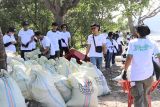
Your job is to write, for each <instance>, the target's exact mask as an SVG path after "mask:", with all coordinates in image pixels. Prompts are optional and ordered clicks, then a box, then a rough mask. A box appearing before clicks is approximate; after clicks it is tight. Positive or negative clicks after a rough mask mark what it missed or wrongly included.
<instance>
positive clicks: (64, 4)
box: [44, 0, 80, 24]
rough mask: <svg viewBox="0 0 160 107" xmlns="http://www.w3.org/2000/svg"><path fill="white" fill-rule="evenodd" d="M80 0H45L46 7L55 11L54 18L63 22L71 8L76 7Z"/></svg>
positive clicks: (60, 22)
mask: <svg viewBox="0 0 160 107" xmlns="http://www.w3.org/2000/svg"><path fill="white" fill-rule="evenodd" d="M79 2H80V0H44V3H45V5H46V7H47V8H48V9H49V10H50V11H51V12H52V13H53V15H54V19H55V21H56V22H58V23H59V24H62V23H63V21H64V17H65V15H66V13H67V12H68V10H69V9H71V8H73V7H76V6H77V4H78V3H79Z"/></svg>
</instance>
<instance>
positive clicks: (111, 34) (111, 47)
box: [105, 32, 114, 69]
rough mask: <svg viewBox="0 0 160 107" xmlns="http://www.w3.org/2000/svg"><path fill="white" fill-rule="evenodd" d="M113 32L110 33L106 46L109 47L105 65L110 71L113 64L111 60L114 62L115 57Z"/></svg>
mask: <svg viewBox="0 0 160 107" xmlns="http://www.w3.org/2000/svg"><path fill="white" fill-rule="evenodd" d="M112 37H113V32H109V33H108V37H107V40H106V46H107V56H106V63H105V68H106V69H109V68H110V64H111V60H112V56H113V51H114V50H113V48H114V46H113V40H112Z"/></svg>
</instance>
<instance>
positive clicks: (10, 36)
mask: <svg viewBox="0 0 160 107" xmlns="http://www.w3.org/2000/svg"><path fill="white" fill-rule="evenodd" d="M15 32H16V30H15V28H13V27H10V28H9V29H8V31H7V34H6V35H4V36H3V43H4V47H5V51H6V53H7V51H9V52H13V53H15V52H16V46H15V45H16V43H17V42H16V39H15V37H14V33H15Z"/></svg>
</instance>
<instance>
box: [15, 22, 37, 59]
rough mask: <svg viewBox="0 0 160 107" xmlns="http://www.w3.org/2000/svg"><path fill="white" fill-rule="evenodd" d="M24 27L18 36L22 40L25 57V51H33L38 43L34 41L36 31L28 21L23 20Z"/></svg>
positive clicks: (22, 50) (21, 44) (21, 48)
mask: <svg viewBox="0 0 160 107" xmlns="http://www.w3.org/2000/svg"><path fill="white" fill-rule="evenodd" d="M22 26H23V28H22V29H21V30H20V31H19V33H18V37H19V42H20V46H21V47H20V50H21V57H22V58H24V53H25V52H31V51H32V50H33V49H34V48H35V45H36V43H35V42H34V32H33V30H31V29H29V28H28V27H29V23H28V21H24V22H22Z"/></svg>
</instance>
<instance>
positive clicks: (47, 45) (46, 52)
mask: <svg viewBox="0 0 160 107" xmlns="http://www.w3.org/2000/svg"><path fill="white" fill-rule="evenodd" d="M35 36H36V37H37V40H38V42H39V44H40V51H41V54H40V55H39V57H41V56H46V57H47V58H49V57H50V49H51V42H50V40H49V38H48V37H47V36H44V35H42V34H41V32H40V31H36V32H35Z"/></svg>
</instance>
